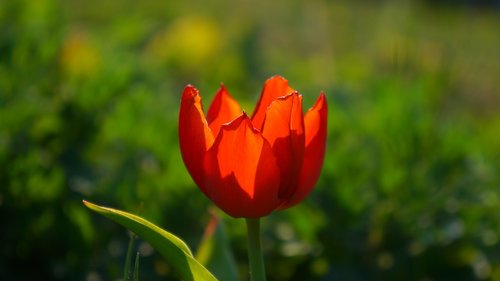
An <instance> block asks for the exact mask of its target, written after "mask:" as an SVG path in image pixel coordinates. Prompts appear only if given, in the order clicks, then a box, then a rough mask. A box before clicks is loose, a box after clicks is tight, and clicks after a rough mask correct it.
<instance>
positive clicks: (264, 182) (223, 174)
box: [179, 76, 327, 218]
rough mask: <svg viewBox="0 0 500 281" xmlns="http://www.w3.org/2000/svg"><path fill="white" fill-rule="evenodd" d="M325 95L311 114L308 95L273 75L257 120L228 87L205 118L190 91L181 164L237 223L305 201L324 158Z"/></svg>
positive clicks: (184, 107)
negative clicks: (305, 99)
mask: <svg viewBox="0 0 500 281" xmlns="http://www.w3.org/2000/svg"><path fill="white" fill-rule="evenodd" d="M326 122H327V103H326V98H325V95H324V94H323V93H321V94H320V96H319V98H318V100H317V101H316V103H315V104H314V106H313V107H312V108H310V109H309V110H308V111H307V113H306V114H305V116H304V115H303V113H302V96H301V95H299V94H298V93H297V91H295V90H294V89H292V88H291V87H289V86H288V81H287V80H285V79H284V78H282V77H279V76H274V77H272V78H270V79H268V80H267V81H266V83H265V85H264V89H263V91H262V95H261V97H260V100H259V103H258V104H257V108H256V109H255V111H254V113H253V115H252V117H251V118H250V117H249V116H248V115H247V114H246V113H245V112H244V111H242V110H241V108H240V106H239V104H238V102H236V101H235V100H234V99H233V98H232V97H231V96H230V95H229V93H228V91H227V90H226V88H225V87H224V85H222V86H221V87H220V89H219V90H218V91H217V94H216V95H215V97H214V100H213V101H212V104H211V105H210V107H209V109H208V112H207V116H206V117H205V115H204V113H203V108H202V105H201V96H200V95H199V92H198V90H197V89H196V88H194V87H193V86H191V85H188V86H186V88H185V89H184V92H183V94H182V101H181V108H180V113H179V142H180V148H181V153H182V158H183V160H184V163H185V164H186V167H187V170H188V171H189V173H190V175H191V177H192V178H193V180H194V182H195V183H196V184H197V185H198V187H199V188H200V189H201V190H202V191H203V193H205V195H206V196H207V197H208V198H210V200H212V201H213V202H214V203H215V204H216V205H217V206H218V207H219V208H221V209H222V210H224V211H225V212H226V213H227V214H229V215H231V216H233V217H245V218H258V217H262V216H265V215H268V214H269V213H271V212H272V211H274V210H278V209H285V208H289V207H291V206H294V205H296V204H298V203H299V202H301V201H302V200H303V199H304V198H305V197H306V196H307V195H308V194H309V192H310V191H311V190H312V188H313V186H314V184H315V183H316V181H317V179H318V177H319V174H320V171H321V167H322V165H323V159H324V155H325V141H326Z"/></svg>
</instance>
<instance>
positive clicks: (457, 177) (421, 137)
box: [0, 0, 500, 281]
mask: <svg viewBox="0 0 500 281" xmlns="http://www.w3.org/2000/svg"><path fill="white" fill-rule="evenodd" d="M499 7H500V3H499V2H498V1H423V0H422V1H418V0H414V1H411V0H403V1H360V0H357V1H348V0H345V1H319V0H318V1H316V0H313V1H307V2H306V1H303V2H302V1H298V0H297V1H285V0H275V1H264V0H261V1H249V0H239V1H229V0H226V1H212V2H207V1H201V0H199V1H196V0H189V1H153V0H145V1H132V0H106V1H102V0H100V1H98V0H73V1H57V0H37V1H29V0H19V1H16V0H13V1H11V0H4V1H0V223H1V226H0V253H1V256H0V279H1V280H87V281H99V280H118V279H120V278H122V272H123V263H124V258H125V251H126V247H127V243H128V235H127V232H126V231H125V229H124V228H122V227H121V226H119V225H117V224H115V223H112V222H110V221H108V220H107V219H105V218H103V217H101V216H99V215H97V214H95V213H92V212H90V211H89V210H88V209H86V208H85V207H84V206H83V205H82V203H81V200H82V199H86V200H89V201H91V202H95V203H98V204H103V205H106V206H111V207H115V208H119V209H123V210H126V211H129V212H133V213H139V214H141V215H142V216H144V217H145V218H147V219H149V220H151V221H153V222H155V223H157V224H159V225H160V226H162V227H164V228H166V229H168V230H170V231H172V232H173V233H175V234H177V235H179V236H180V237H182V238H183V239H185V240H186V241H187V243H188V244H189V245H190V246H191V248H193V249H196V248H197V246H198V244H199V242H200V239H201V235H202V233H203V230H204V227H205V225H206V224H207V222H208V221H209V217H210V216H209V212H208V209H209V208H210V206H211V203H210V202H209V200H207V199H206V198H205V197H204V196H203V195H202V193H201V192H200V191H199V190H198V189H197V188H196V187H195V186H194V184H193V182H192V181H191V179H190V178H189V176H188V174H187V172H186V170H185V168H184V165H183V164H182V160H181V157H180V153H179V148H178V143H177V114H178V107H179V99H180V95H181V91H182V89H183V87H184V86H185V85H186V84H188V83H191V84H194V85H195V86H197V87H198V88H199V89H200V91H201V93H202V95H203V97H204V102H205V108H207V107H208V104H209V101H210V100H211V98H212V96H213V94H214V93H215V91H216V90H217V88H218V87H219V85H220V83H221V82H224V83H225V85H226V86H227V88H228V89H229V91H230V92H231V93H232V95H233V96H234V97H236V98H237V99H238V100H239V101H240V102H241V103H242V104H243V105H244V106H243V107H244V108H245V109H246V110H247V111H249V112H251V111H252V110H253V104H254V103H255V102H256V100H257V99H258V96H259V94H260V91H261V89H262V85H263V82H264V81H265V79H267V78H268V77H270V76H272V75H274V74H280V75H282V76H284V77H286V78H287V79H288V80H289V81H290V84H291V86H292V87H294V88H295V89H297V90H299V91H300V92H301V93H302V94H303V95H304V103H305V107H306V108H308V107H310V106H311V105H312V103H313V101H314V99H316V97H317V96H318V94H319V92H320V91H321V90H324V91H325V92H326V93H327V98H328V102H329V106H330V114H329V124H328V125H329V128H328V133H329V135H328V148H327V155H326V160H325V165H324V169H323V173H322V176H321V178H320V180H319V182H318V184H317V186H316V188H315V190H314V192H313V193H312V194H311V195H310V196H309V197H308V199H307V200H306V201H304V202H303V203H302V204H301V205H299V206H297V207H295V208H292V209H289V210H286V211H282V212H276V213H273V214H272V215H271V216H269V217H267V218H265V219H264V220H263V232H264V237H263V239H264V242H263V243H264V248H265V252H266V257H265V258H266V263H267V271H268V279H269V280H270V281H280V280H297V281H298V280H347V281H349V280H421V281H430V280H500V241H499V239H500V237H499V235H500V172H499V171H500V137H499V136H500V92H499V90H498V89H499V88H500V79H499V78H500V51H499V50H500V48H499V47H500V16H499V14H500V8H499ZM222 216H223V219H224V221H225V223H226V230H227V234H228V237H229V238H230V240H229V241H230V246H231V247H232V249H234V253H235V257H236V261H237V264H238V269H239V271H240V273H241V276H242V277H244V278H243V280H246V277H247V271H248V269H247V259H246V240H245V228H244V221H243V220H241V219H239V220H235V219H232V218H229V217H227V216H224V215H222ZM137 247H138V250H139V252H140V253H141V272H140V280H143V281H145V280H175V276H174V275H173V274H172V270H171V268H169V266H168V265H167V264H166V263H165V262H164V261H163V259H162V258H161V257H160V256H159V255H158V254H156V253H155V252H154V251H153V250H152V249H151V247H149V246H148V244H147V243H144V242H139V243H138V246H137Z"/></svg>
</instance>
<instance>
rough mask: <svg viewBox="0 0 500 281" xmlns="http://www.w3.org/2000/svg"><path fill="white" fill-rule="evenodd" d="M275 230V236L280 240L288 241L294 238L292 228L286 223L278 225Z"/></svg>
mask: <svg viewBox="0 0 500 281" xmlns="http://www.w3.org/2000/svg"><path fill="white" fill-rule="evenodd" d="M275 229H276V236H278V238H280V239H281V240H285V241H289V240H292V239H293V238H295V233H294V231H293V228H292V227H291V226H290V225H289V224H287V223H278V224H277V225H276V228H275Z"/></svg>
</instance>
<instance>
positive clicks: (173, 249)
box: [83, 201, 217, 281]
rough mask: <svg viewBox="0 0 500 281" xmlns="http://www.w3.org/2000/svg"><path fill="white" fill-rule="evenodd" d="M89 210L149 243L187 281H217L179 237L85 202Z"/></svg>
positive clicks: (141, 221)
mask: <svg viewBox="0 0 500 281" xmlns="http://www.w3.org/2000/svg"><path fill="white" fill-rule="evenodd" d="M83 203H84V204H85V206H87V207H88V208H89V209H91V210H93V211H95V212H97V213H99V214H101V215H103V216H105V217H107V218H109V219H111V220H113V221H115V222H117V223H119V224H121V225H123V226H124V227H126V228H128V229H129V230H131V231H132V232H134V233H135V234H137V235H138V236H140V237H141V238H142V239H144V240H146V241H148V242H149V243H150V244H151V246H153V248H155V249H156V250H157V251H158V252H159V253H160V254H161V255H162V256H163V257H164V258H165V259H166V260H167V262H168V263H169V264H170V265H171V266H172V267H173V268H174V270H175V271H176V272H177V273H178V274H179V276H180V277H181V278H182V279H183V280H185V281H198V280H199V281H211V280H213V281H215V280H217V279H216V278H215V277H214V276H213V275H212V274H211V273H210V272H209V271H208V270H207V269H206V268H205V267H203V266H202V265H201V264H200V263H199V262H198V261H197V260H195V259H194V257H193V254H192V253H191V250H190V249H189V248H188V246H187V245H186V243H184V241H182V240H181V239H179V238H178V237H177V236H175V235H173V234H171V233H169V232H167V231H165V230H163V229H161V228H160V227H158V226H156V225H154V224H153V223H151V222H149V221H147V220H145V219H143V218H141V217H139V216H136V215H132V214H129V213H127V212H123V211H120V210H115V209H112V208H107V207H101V206H98V205H95V204H92V203H90V202H87V201H83Z"/></svg>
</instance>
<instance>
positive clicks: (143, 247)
mask: <svg viewBox="0 0 500 281" xmlns="http://www.w3.org/2000/svg"><path fill="white" fill-rule="evenodd" d="M139 253H140V254H141V256H144V257H147V256H151V255H152V254H153V253H154V249H153V247H151V245H149V243H147V242H144V241H143V242H141V243H140V244H139Z"/></svg>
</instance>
